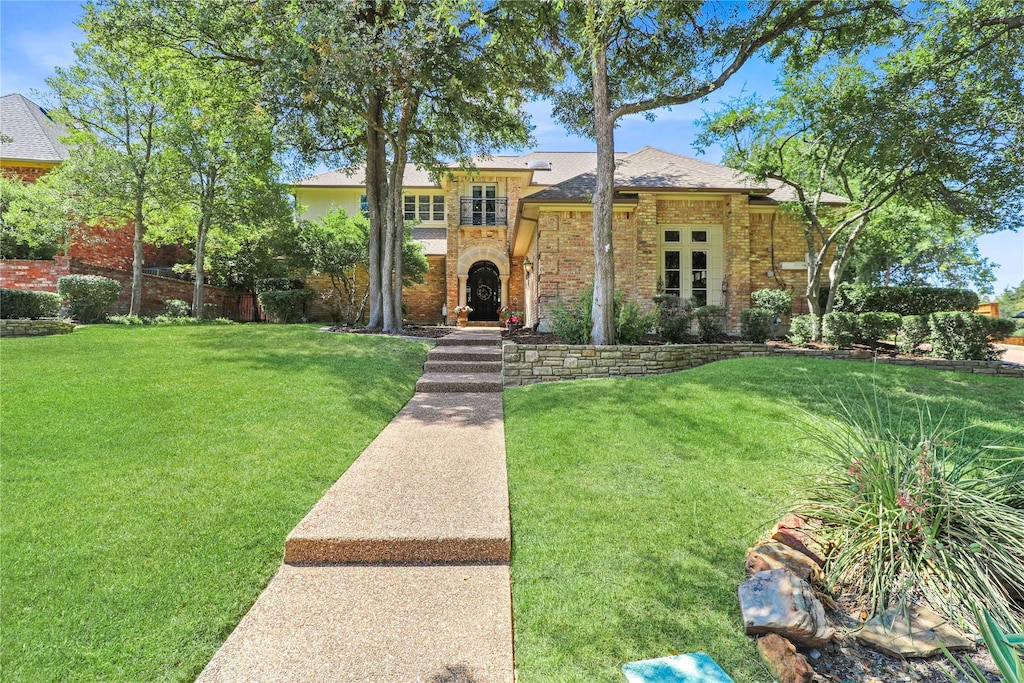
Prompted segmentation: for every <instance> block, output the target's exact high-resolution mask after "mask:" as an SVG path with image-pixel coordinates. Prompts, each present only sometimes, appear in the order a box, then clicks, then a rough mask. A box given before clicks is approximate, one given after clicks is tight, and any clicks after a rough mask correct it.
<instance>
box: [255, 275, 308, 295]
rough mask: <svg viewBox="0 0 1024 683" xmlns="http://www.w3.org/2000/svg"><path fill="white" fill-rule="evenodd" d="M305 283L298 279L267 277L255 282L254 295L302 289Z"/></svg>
mask: <svg viewBox="0 0 1024 683" xmlns="http://www.w3.org/2000/svg"><path fill="white" fill-rule="evenodd" d="M305 286H306V283H305V282H303V281H302V280H301V279H300V278H287V277H268V278H264V279H262V280H257V281H256V293H257V294H262V293H263V292H283V291H287V290H290V289H303V288H305Z"/></svg>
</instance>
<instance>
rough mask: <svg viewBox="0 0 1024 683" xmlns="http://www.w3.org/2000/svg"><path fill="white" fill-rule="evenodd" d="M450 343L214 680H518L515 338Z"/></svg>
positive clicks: (296, 535)
mask: <svg viewBox="0 0 1024 683" xmlns="http://www.w3.org/2000/svg"><path fill="white" fill-rule="evenodd" d="M437 341H438V343H437V346H435V347H434V348H433V349H432V350H431V351H430V354H429V356H428V360H427V363H426V365H425V367H424V370H425V372H424V374H423V376H422V377H421V378H420V380H419V382H418V383H417V385H416V394H415V395H414V396H413V398H412V400H410V401H409V403H408V404H407V405H406V406H405V407H404V408H403V409H402V411H401V412H400V413H399V414H398V415H397V416H396V417H395V419H394V420H392V421H391V423H390V424H389V425H388V426H387V427H385V428H384V431H382V432H381V433H380V434H379V435H378V436H377V438H376V439H375V440H374V441H373V443H371V444H370V445H369V446H368V447H367V448H366V450H365V451H364V452H363V454H362V455H361V456H359V458H358V459H357V460H356V461H355V462H354V463H353V464H352V466H351V467H349V469H348V471H346V472H345V474H344V475H343V476H342V477H341V478H340V479H339V480H338V481H337V483H335V484H334V486H332V487H331V489H330V490H329V491H328V492H327V493H326V494H325V495H324V497H323V498H322V499H321V500H320V502H319V503H317V504H316V506H315V507H314V508H313V509H312V510H311V511H310V512H309V514H308V515H306V517H305V518H304V519H303V520H302V521H301V522H300V523H299V524H298V526H296V527H295V529H294V530H293V531H292V532H291V534H289V535H288V538H287V540H286V542H285V554H284V565H283V566H282V567H281V569H280V570H279V571H278V573H277V575H276V576H275V577H274V579H273V580H272V581H271V582H270V584H269V585H268V586H267V588H266V590H264V592H263V594H262V595H260V597H259V599H258V600H257V601H256V604H255V605H253V607H252V609H251V610H249V613H248V614H246V615H245V617H244V618H243V619H242V621H241V622H240V623H239V624H238V627H237V628H236V629H235V631H234V632H233V633H232V634H231V635H230V636H229V637H228V639H227V641H226V642H225V643H224V645H223V647H221V649H220V650H219V651H218V652H217V654H216V655H215V656H214V658H213V659H212V660H211V661H210V663H209V665H207V667H206V669H205V670H204V671H203V672H202V674H201V675H200V676H199V679H198V680H199V681H202V682H203V683H212V682H215V681H216V682H220V681H352V682H356V681H359V682H362V681H380V682H384V683H386V682H389V681H395V682H403V683H404V682H406V681H408V682H410V683H411V682H419V681H423V682H424V683H485V682H491V681H495V682H500V683H506V682H511V681H512V680H513V676H514V673H513V662H512V604H511V591H510V582H509V567H508V563H509V555H510V553H511V533H510V526H509V514H508V484H507V480H506V474H505V431H504V423H503V421H502V404H501V376H500V370H501V349H500V344H501V337H500V334H499V331H498V330H497V329H481V328H471V329H463V330H458V331H456V332H454V333H452V334H450V335H449V336H447V337H443V338H441V339H438V340H437Z"/></svg>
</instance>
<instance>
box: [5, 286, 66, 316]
mask: <svg viewBox="0 0 1024 683" xmlns="http://www.w3.org/2000/svg"><path fill="white" fill-rule="evenodd" d="M59 310H60V297H59V296H57V295H56V294H54V293H53V292H33V291H30V290H28V289H6V288H5V289H0V318H6V319H8V320H10V319H12V318H33V319H35V318H53V317H56V315H57V312H58V311H59Z"/></svg>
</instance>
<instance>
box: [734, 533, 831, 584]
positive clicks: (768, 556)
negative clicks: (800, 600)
mask: <svg viewBox="0 0 1024 683" xmlns="http://www.w3.org/2000/svg"><path fill="white" fill-rule="evenodd" d="M746 564H747V575H748V576H751V575H753V574H756V573H758V572H764V571H769V570H771V569H788V570H789V571H791V572H793V573H794V574H796V575H797V576H799V577H800V578H801V579H805V580H807V581H810V582H811V583H821V581H822V579H823V574H822V571H821V567H820V566H818V563H817V562H815V561H814V560H813V559H811V558H810V557H808V556H807V555H805V554H803V553H802V552H800V551H799V550H794V549H793V548H791V547H789V546H788V545H783V544H782V543H779V542H777V541H761V542H760V543H758V544H757V545H755V546H754V547H753V548H751V549H750V550H748V551H747V563H746Z"/></svg>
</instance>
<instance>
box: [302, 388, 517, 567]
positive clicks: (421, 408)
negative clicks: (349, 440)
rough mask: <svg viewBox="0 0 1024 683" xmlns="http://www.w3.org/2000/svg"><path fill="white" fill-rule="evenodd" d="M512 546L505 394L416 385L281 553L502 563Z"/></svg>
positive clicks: (332, 558) (319, 559) (315, 560)
mask: <svg viewBox="0 0 1024 683" xmlns="http://www.w3.org/2000/svg"><path fill="white" fill-rule="evenodd" d="M496 384H497V386H498V389H497V390H496V391H500V387H501V382H500V381H498V382H496ZM510 554H511V531H510V526H509V519H508V485H507V483H506V476H505V430H504V426H503V422H502V405H501V394H500V393H458V394H446V393H417V394H416V395H414V396H413V397H412V399H411V400H410V401H409V403H408V404H406V406H405V408H403V409H402V411H401V412H400V413H399V414H398V415H397V416H396V417H395V419H394V420H392V421H391V423H390V424H389V425H388V426H387V427H385V428H384V431H382V432H381V433H380V434H379V435H378V436H377V438H376V439H375V440H374V441H373V443H371V444H370V445H369V446H368V447H367V448H366V450H365V451H364V452H363V454H362V455H361V456H359V458H358V459H356V461H355V462H354V463H352V465H351V466H350V467H349V468H348V470H347V471H346V472H345V474H344V475H343V476H342V477H341V478H340V479H339V480H338V481H337V482H336V483H335V484H334V486H332V487H331V488H330V490H329V491H328V492H327V493H326V494H325V495H324V497H323V498H322V499H320V502H319V503H317V504H316V506H314V507H313V509H312V510H310V512H309V514H307V515H306V517H305V518H304V519H303V520H302V521H301V522H299V524H298V526H296V527H295V529H293V530H292V532H291V533H290V534H289V535H288V538H287V540H286V541H285V554H284V561H285V562H286V563H288V564H305V565H309V564H321V565H322V564H346V563H362V564H374V563H379V564H383V563H393V564H394V563H403V564H450V563H460V562H486V563H494V562H506V563H507V562H508V561H509V556H510Z"/></svg>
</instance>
